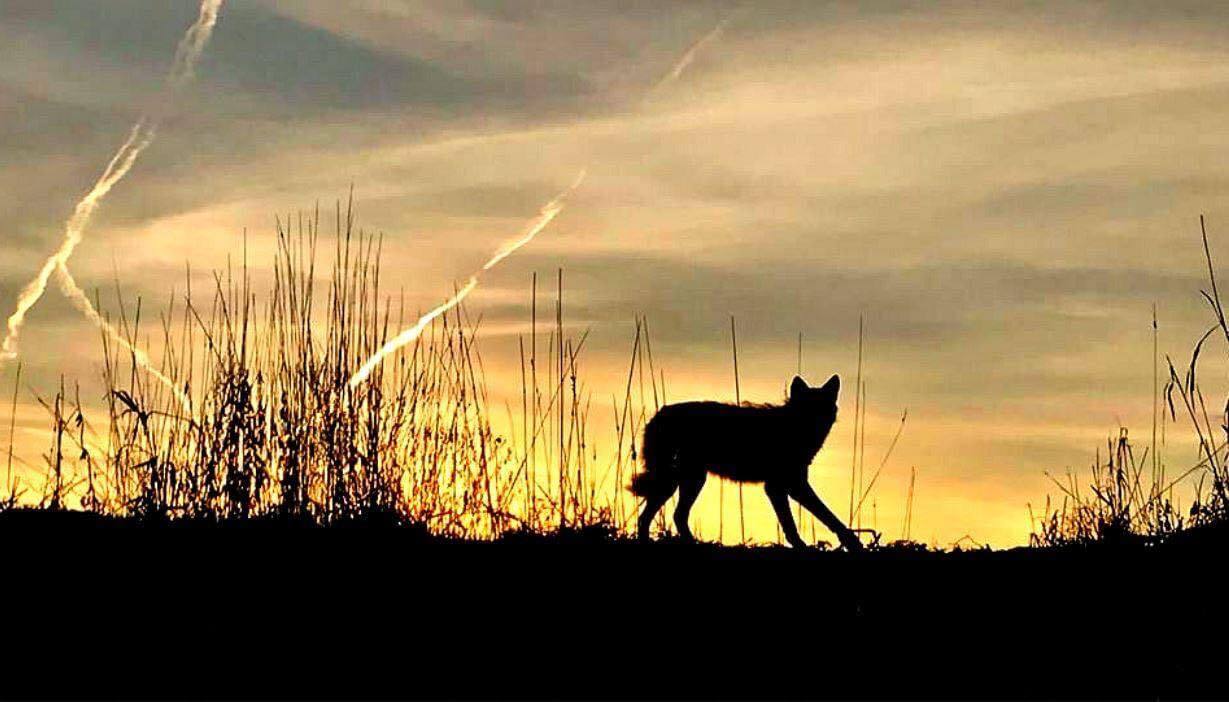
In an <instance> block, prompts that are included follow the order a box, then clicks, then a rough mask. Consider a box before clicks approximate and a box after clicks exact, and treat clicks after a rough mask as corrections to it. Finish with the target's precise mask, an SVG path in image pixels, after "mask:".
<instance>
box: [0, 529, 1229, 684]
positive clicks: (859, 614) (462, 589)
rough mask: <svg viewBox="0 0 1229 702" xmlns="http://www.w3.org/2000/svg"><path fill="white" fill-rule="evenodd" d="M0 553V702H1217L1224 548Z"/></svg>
mask: <svg viewBox="0 0 1229 702" xmlns="http://www.w3.org/2000/svg"><path fill="white" fill-rule="evenodd" d="M1214 542H1215V543H1214ZM0 544H2V546H0V548H3V553H4V560H3V565H2V566H0V569H2V571H0V572H2V573H3V580H2V582H3V584H2V585H0V596H2V599H0V631H3V640H4V644H3V651H2V652H0V656H3V657H2V658H0V698H6V699H7V698H16V697H64V696H82V695H84V696H89V697H100V696H102V697H162V698H165V697H243V698H253V697H269V696H275V697H347V698H353V697H433V698H471V697H491V698H524V697H550V698H626V697H652V698H664V697H692V698H729V697H745V698H758V699H763V698H782V697H785V698H798V697H803V698H809V697H914V698H916V697H979V698H980V697H1012V698H1020V697H1026V698H1035V697H1045V698H1054V697H1059V698H1069V697H1115V698H1121V697H1132V698H1157V697H1161V698H1189V697H1222V698H1223V697H1226V696H1229V683H1227V682H1226V680H1227V677H1226V675H1227V672H1226V666H1225V663H1226V650H1225V647H1224V641H1225V635H1226V632H1229V629H1227V628H1226V626H1225V624H1226V620H1227V619H1229V618H1227V617H1226V616H1225V614H1224V608H1225V605H1224V603H1225V597H1224V581H1223V580H1221V578H1220V572H1219V571H1220V570H1221V568H1220V566H1221V564H1222V562H1223V560H1224V554H1225V547H1224V541H1223V540H1221V539H1219V538H1217V539H1204V540H1201V541H1199V542H1198V543H1192V544H1188V545H1170V546H1166V547H1164V548H1159V549H1143V548H1130V549H1126V548H1124V549H1099V550H1096V551H1087V550H1083V551H1065V552H1054V551H1049V552H1043V551H1029V550H1023V549H1020V550H1014V551H1006V552H994V553H990V552H973V553H949V554H933V553H930V554H927V553H908V552H887V553H884V552H879V553H871V554H865V555H857V556H850V555H846V554H841V553H820V552H806V553H804V552H797V551H789V550H785V549H731V548H714V547H706V546H698V547H688V546H684V545H680V544H655V545H651V546H647V547H642V546H639V545H637V544H634V543H609V542H604V541H601V540H596V539H586V538H583V537H575V538H571V539H552V540H532V539H521V540H513V541H507V542H500V543H458V542H446V541H437V540H431V539H428V538H425V537H423V536H422V535H421V533H419V532H417V531H415V530H413V529H408V528H390V527H382V528H374V527H363V528H359V527H354V528H333V529H309V528H296V527H291V526H286V525H263V526H262V525H247V526H228V527H200V526H196V527H188V526H153V527H151V526H139V525H131V524H127V525H126V524H121V523H115V522H110V521H106V520H99V519H95V518H91V517H87V516H84V515H63V514H61V515H48V514H45V513H43V514H31V513H24V514H23V513H13V512H9V513H6V514H0Z"/></svg>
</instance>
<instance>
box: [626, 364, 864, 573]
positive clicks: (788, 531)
mask: <svg viewBox="0 0 1229 702" xmlns="http://www.w3.org/2000/svg"><path fill="white" fill-rule="evenodd" d="M840 389H841V379H840V377H839V376H835V375H834V376H832V377H831V378H829V379H828V382H826V383H824V384H823V387H819V388H812V387H808V386H807V384H806V381H804V380H803V379H802V378H799V377H795V378H794V381H793V382H792V383H791V384H790V388H789V399H788V400H787V401H786V402H785V404H783V405H750V404H743V405H728V404H723V403H720V402H683V403H680V404H676V405H666V406H665V407H662V408H661V410H659V411H658V412H657V414H656V415H654V416H653V419H651V420H649V423H648V426H646V427H645V428H644V443H643V446H642V447H641V454H642V455H643V457H644V472H643V473H640V474H638V475H636V476H635V477H633V478H632V484H631V491H632V492H633V493H634V494H636V495H639V496H641V497H643V498H645V505H644V511H643V512H641V513H640V521H639V523H638V527H639V537H640V539H641V540H647V539H648V537H649V526H650V525H651V524H652V523H653V517H654V516H655V515H656V514H657V510H659V509H661V507H662V505H664V504H665V503H666V500H668V499H670V496H671V495H673V494H674V491H675V490H676V489H677V490H678V491H679V499H678V507H676V508H675V510H674V525H675V526H676V527H677V528H678V532H679V536H680V537H682V538H683V539H684V540H686V541H694V540H695V538H694V537H693V536H692V535H691V529H689V528H688V527H687V515H688V513H689V512H691V506H692V505H693V504H694V503H695V501H696V498H697V497H698V496H699V495H700V489H701V488H703V487H704V481H705V479H706V478H707V477H708V474H709V473H713V474H715V475H718V476H721V477H724V478H729V479H731V480H735V481H738V482H744V483H764V491H765V492H766V493H768V499H769V500H770V501H771V502H772V507H773V509H774V510H775V511H776V513H777V519H778V520H780V522H781V530H782V531H784V532H785V539H786V540H787V541H789V543H790V545H791V546H793V547H794V548H803V547H805V546H806V542H804V541H803V540H802V537H800V536H798V529H797V527H795V526H794V518H793V516H791V515H790V510H789V499H788V498H790V497H792V498H794V499H795V500H796V501H797V502H798V503H799V504H801V505H802V506H803V507H805V508H806V509H807V510H808V511H810V512H811V514H814V515H815V516H816V518H818V519H819V521H821V522H823V523H824V526H826V527H828V528H829V529H831V530H832V531H833V532H834V533H835V534H836V535H837V537H838V538H839V539H840V541H841V545H842V546H844V547H845V548H846V549H847V550H851V551H855V550H860V549H861V548H862V543H861V542H860V541H858V537H857V535H856V534H854V532H853V531H852V530H850V529H849V528H848V527H846V526H845V525H844V524H842V523H841V520H839V519H837V517H836V515H835V514H833V513H832V510H830V509H828V508H827V507H826V506H825V505H824V503H823V502H821V501H820V499H819V496H818V495H816V494H815V491H814V490H812V489H811V486H810V484H808V483H807V468H808V467H809V466H810V464H811V459H812V458H814V457H815V454H816V453H818V452H819V449H820V447H822V446H823V445H824V440H825V439H827V438H828V432H829V431H831V429H832V424H833V423H834V422H835V421H836V396H837V394H838V393H839V392H840Z"/></svg>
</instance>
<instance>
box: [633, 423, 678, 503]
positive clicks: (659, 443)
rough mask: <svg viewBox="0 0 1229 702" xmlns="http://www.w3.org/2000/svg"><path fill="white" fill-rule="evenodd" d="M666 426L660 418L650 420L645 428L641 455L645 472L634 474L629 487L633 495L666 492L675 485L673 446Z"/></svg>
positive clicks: (645, 495)
mask: <svg viewBox="0 0 1229 702" xmlns="http://www.w3.org/2000/svg"><path fill="white" fill-rule="evenodd" d="M665 431H666V427H664V426H662V422H661V421H660V419H659V418H657V417H655V418H654V419H652V420H649V424H648V426H646V427H645V428H644V441H643V443H642V444H641V446H640V457H641V458H642V459H643V460H644V472H643V473H638V474H636V475H634V476H632V482H631V485H629V486H628V488H629V489H630V490H631V491H632V494H633V495H636V496H638V497H647V496H649V495H654V494H658V493H662V492H665V491H667V490H670V489H671V488H673V487H674V481H675V479H674V475H673V474H672V473H673V470H672V465H671V464H672V463H673V461H672V458H673V455H672V454H673V453H674V450H673V447H671V446H670V444H669V442H668V437H667V436H666V435H665V433H664V432H665Z"/></svg>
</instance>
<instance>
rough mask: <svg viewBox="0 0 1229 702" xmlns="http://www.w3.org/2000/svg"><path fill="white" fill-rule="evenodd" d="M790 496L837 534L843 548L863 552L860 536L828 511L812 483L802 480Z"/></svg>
mask: <svg viewBox="0 0 1229 702" xmlns="http://www.w3.org/2000/svg"><path fill="white" fill-rule="evenodd" d="M789 494H790V496H791V497H793V498H794V499H795V500H797V501H798V504H800V505H802V506H803V507H805V508H806V509H807V511H808V512H810V513H811V514H813V515H815V518H816V519H818V520H819V521H821V522H823V525H824V526H826V527H828V528H829V529H830V530H832V533H834V534H836V537H837V538H838V539H840V540H841V545H842V546H844V547H845V548H846V549H848V550H850V551H861V550H862V542H861V541H859V540H858V535H857V534H855V533H853V531H852V530H851V529H850V528H849V527H847V526H845V525H844V524H842V523H841V520H840V519H838V518H837V516H836V515H835V514H833V513H832V510H830V509H828V506H827V505H825V504H824V503H823V501H822V500H820V499H819V495H816V494H815V491H814V490H812V489H811V485H810V483H808V482H807V481H806V480H802V481H801V482H799V483H798V484H797V485H795V486H794V487H793V488H792V489H791V490H790V491H789Z"/></svg>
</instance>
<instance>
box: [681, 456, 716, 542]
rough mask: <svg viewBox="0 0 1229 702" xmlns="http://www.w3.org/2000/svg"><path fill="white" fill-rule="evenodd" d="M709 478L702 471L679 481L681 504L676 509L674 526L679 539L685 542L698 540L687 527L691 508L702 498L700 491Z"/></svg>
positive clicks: (706, 473)
mask: <svg viewBox="0 0 1229 702" xmlns="http://www.w3.org/2000/svg"><path fill="white" fill-rule="evenodd" d="M707 477H708V472H707V471H704V470H701V471H700V472H699V474H698V475H689V476H687V477H685V478H683V479H682V480H681V481H679V502H678V505H677V506H675V508H674V526H675V528H676V529H678V532H679V537H681V538H682V539H683V541H687V542H691V541H695V540H696V538H695V537H694V536H692V535H691V528H690V527H688V526H687V517H688V516H690V514H691V506H692V505H694V504H695V503H696V498H697V497H699V496H700V490H701V489H702V488H703V487H704V480H705V479H706V478H707Z"/></svg>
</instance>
